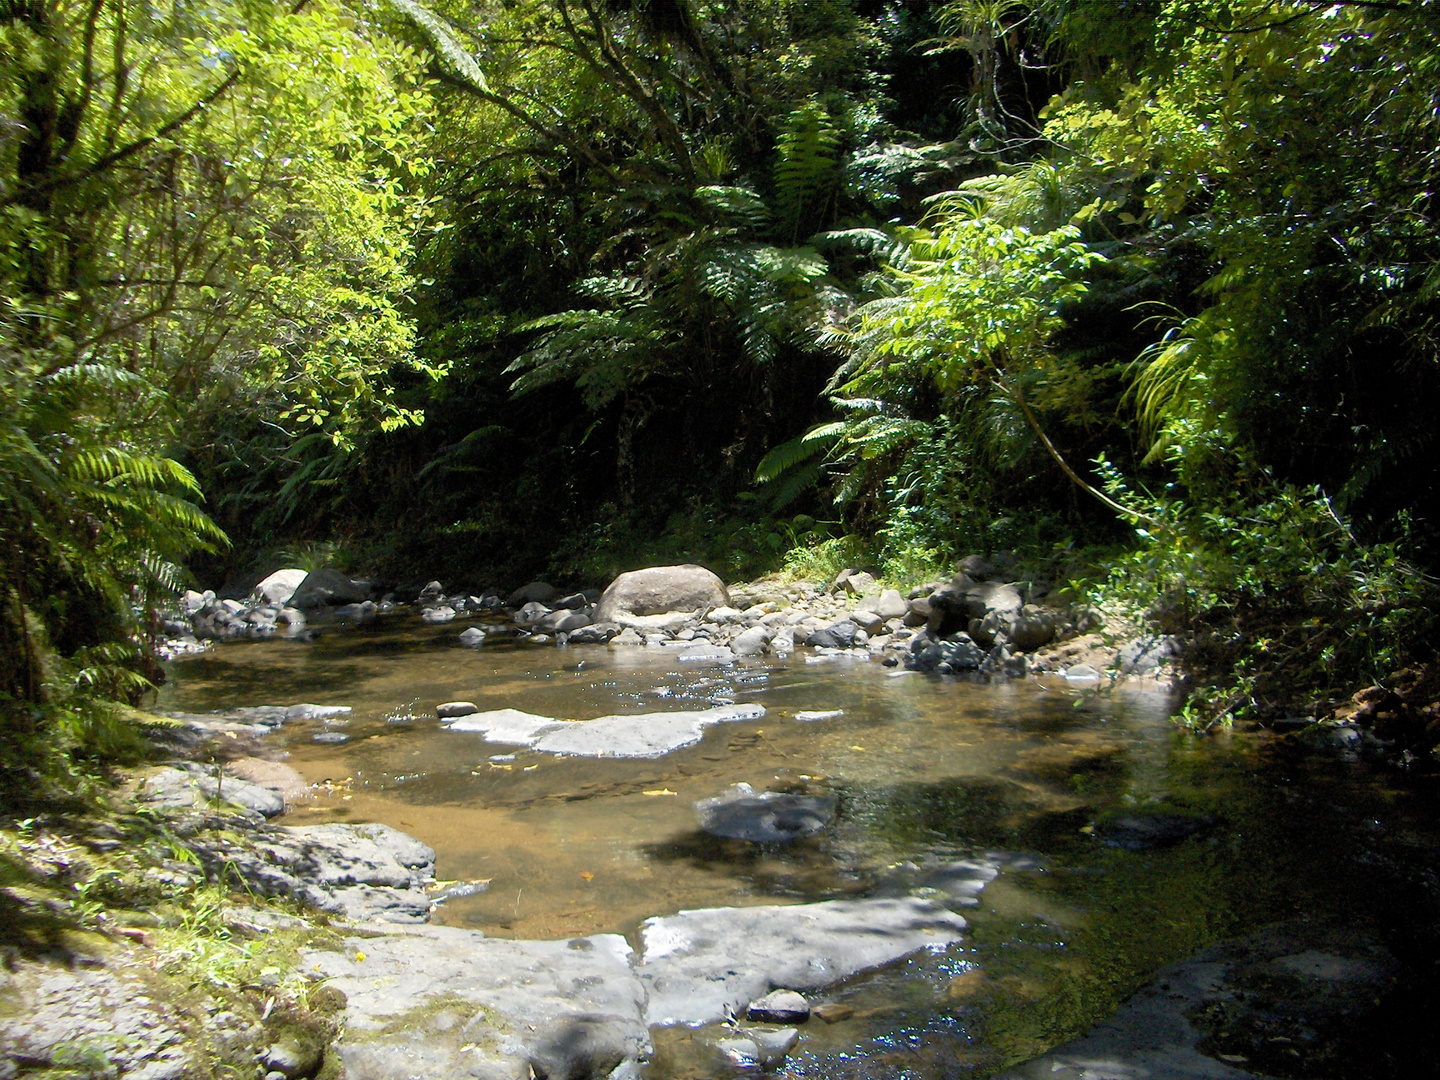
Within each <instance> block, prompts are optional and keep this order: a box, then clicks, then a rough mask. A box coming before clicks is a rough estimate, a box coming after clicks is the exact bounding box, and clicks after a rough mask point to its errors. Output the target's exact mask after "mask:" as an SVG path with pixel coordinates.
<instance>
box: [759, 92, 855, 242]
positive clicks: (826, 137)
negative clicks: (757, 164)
mask: <svg viewBox="0 0 1440 1080" xmlns="http://www.w3.org/2000/svg"><path fill="white" fill-rule="evenodd" d="M839 148H840V133H839V132H838V131H837V130H836V128H835V125H834V123H833V122H832V121H831V119H830V117H829V116H828V115H827V114H826V112H825V110H824V109H823V108H821V106H820V104H819V102H817V101H814V100H813V99H812V100H811V101H808V102H806V103H805V104H804V105H802V106H800V107H799V108H798V109H796V110H795V111H794V112H792V113H791V114H790V116H789V117H788V118H787V120H786V123H785V127H784V129H783V130H782V131H781V132H780V134H779V136H778V137H777V138H776V139H775V203H776V207H777V209H778V210H779V212H780V224H781V229H782V235H785V236H788V237H789V238H790V240H791V241H792V242H793V241H795V240H798V239H799V238H800V237H801V236H802V235H807V234H808V233H809V232H813V231H815V230H817V229H819V228H821V227H822V226H823V225H824V223H825V219H826V218H827V217H828V216H829V214H830V212H831V209H832V206H833V203H834V198H835V193H836V190H837V188H838V186H839V182H840V167H839V160H838V152H839Z"/></svg>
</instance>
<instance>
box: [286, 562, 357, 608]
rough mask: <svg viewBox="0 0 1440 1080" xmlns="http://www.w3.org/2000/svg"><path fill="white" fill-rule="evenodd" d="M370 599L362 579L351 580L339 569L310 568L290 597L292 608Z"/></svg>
mask: <svg viewBox="0 0 1440 1080" xmlns="http://www.w3.org/2000/svg"><path fill="white" fill-rule="evenodd" d="M369 599H370V586H369V584H368V583H366V582H363V581H352V580H351V579H350V578H349V577H348V576H347V575H345V574H342V573H341V572H340V571H339V570H330V569H324V570H311V571H310V573H308V574H306V575H305V580H304V581H302V582H300V585H299V586H298V587H297V588H296V590H295V593H294V595H292V596H291V597H290V606H291V607H293V608H301V609H305V608H318V607H326V606H327V605H330V606H339V605H341V604H359V603H361V602H363V601H365V600H369Z"/></svg>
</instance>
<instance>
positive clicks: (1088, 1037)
mask: <svg viewBox="0 0 1440 1080" xmlns="http://www.w3.org/2000/svg"><path fill="white" fill-rule="evenodd" d="M1395 966H1396V965H1395V960H1394V957H1393V956H1392V955H1391V954H1389V953H1388V952H1387V951H1386V950H1385V949H1384V948H1383V946H1381V945H1380V943H1379V938H1378V936H1377V935H1375V934H1373V933H1371V932H1369V931H1367V930H1364V929H1360V928H1356V927H1353V926H1345V925H1342V924H1338V923H1333V922H1327V921H1325V920H1315V921H1313V922H1304V921H1296V922H1291V923H1281V924H1278V925H1276V926H1271V927H1266V928H1265V929H1263V930H1260V931H1258V932H1257V933H1255V934H1252V935H1250V936H1249V937H1246V938H1240V939H1237V940H1234V941H1229V942H1223V943H1221V944H1219V945H1216V946H1213V947H1211V948H1209V949H1206V950H1204V951H1203V952H1200V953H1198V954H1196V955H1195V956H1194V957H1192V958H1191V959H1189V960H1183V961H1181V962H1180V963H1178V964H1172V965H1171V966H1170V967H1168V968H1165V969H1164V970H1162V971H1161V972H1160V973H1159V974H1158V975H1157V976H1156V977H1155V979H1154V980H1153V981H1152V982H1151V983H1150V985H1149V986H1147V987H1145V988H1144V989H1143V990H1141V991H1140V992H1139V993H1138V994H1136V995H1135V996H1134V997H1133V998H1131V999H1130V1000H1129V1001H1128V1002H1126V1003H1125V1004H1124V1005H1123V1006H1121V1008H1120V1010H1119V1011H1118V1012H1117V1013H1115V1015H1114V1016H1112V1017H1111V1018H1110V1019H1109V1020H1107V1021H1105V1022H1104V1023H1102V1024H1100V1025H1099V1026H1098V1027H1096V1028H1094V1029H1092V1030H1091V1031H1090V1032H1089V1033H1087V1034H1085V1035H1083V1036H1081V1037H1080V1038H1079V1039H1076V1040H1074V1041H1073V1042H1069V1043H1066V1044H1065V1045H1063V1046H1061V1047H1060V1048H1058V1049H1056V1050H1053V1051H1051V1052H1050V1053H1048V1054H1046V1055H1045V1056H1043V1057H1040V1058H1036V1059H1035V1060H1033V1061H1029V1062H1027V1063H1025V1064H1024V1065H1021V1066H1020V1067H1019V1068H1017V1069H1015V1070H1013V1071H1012V1072H1010V1073H1007V1074H1006V1076H1005V1077H1004V1078H1003V1080H1252V1078H1253V1077H1255V1076H1256V1075H1257V1074H1259V1075H1267V1074H1269V1075H1273V1074H1274V1073H1278V1074H1280V1075H1284V1076H1306V1075H1315V1076H1336V1075H1339V1076H1344V1075H1358V1074H1359V1072H1361V1071H1363V1060H1362V1059H1363V1056H1364V1054H1365V1050H1364V1049H1363V1047H1358V1046H1356V1045H1353V1044H1354V1043H1356V1042H1359V1041H1361V1040H1364V1039H1365V1038H1366V1036H1367V1032H1368V1031H1369V1029H1370V1028H1371V1027H1372V1025H1371V1024H1370V1023H1369V1022H1368V1020H1367V1014H1372V1015H1373V1014H1374V1013H1378V1012H1379V1011H1380V1010H1381V1009H1382V1008H1383V1007H1384V1005H1383V1004H1382V1003H1383V1001H1384V996H1385V991H1386V989H1387V987H1388V983H1389V980H1390V976H1391V975H1392V974H1393V972H1394V970H1395ZM1257 987H1263V988H1264V992H1263V993H1257V992H1256V990H1257ZM1276 1036H1279V1038H1276ZM1370 1037H1371V1038H1373V1032H1372V1033H1370ZM1347 1041H1349V1042H1350V1043H1351V1044H1352V1045H1348V1046H1347ZM1297 1055H1298V1056H1297ZM1222 1056H1223V1058H1224V1059H1225V1060H1222ZM1347 1066H1348V1067H1347ZM1272 1070H1273V1073H1272Z"/></svg>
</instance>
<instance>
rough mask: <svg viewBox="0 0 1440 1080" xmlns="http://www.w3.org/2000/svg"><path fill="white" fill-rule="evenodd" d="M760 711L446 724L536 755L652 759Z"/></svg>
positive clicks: (523, 717) (489, 716) (504, 713)
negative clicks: (709, 729)
mask: <svg viewBox="0 0 1440 1080" xmlns="http://www.w3.org/2000/svg"><path fill="white" fill-rule="evenodd" d="M764 715H765V709H764V707H763V706H761V705H722V706H720V707H718V708H714V709H701V710H687V711H682V712H657V713H640V714H638V715H635V716H601V717H598V718H596V719H594V720H556V719H555V718H553V717H549V716H536V715H534V714H533V713H525V712H521V711H519V710H518V709H499V710H496V711H493V712H481V713H472V714H471V715H469V716H462V717H460V718H459V719H458V720H456V721H455V722H454V723H452V724H450V725H449V727H450V730H451V731H468V732H479V733H480V734H482V735H484V737H485V741H486V742H493V743H504V744H506V745H510V746H528V747H531V748H532V749H534V750H538V751H540V752H541V753H547V754H573V755H575V756H576V757H617V758H656V757H663V756H664V755H665V754H668V753H670V752H671V751H672V750H678V749H680V748H681V747H683V746H690V745H692V744H694V743H697V742H699V741H700V740H701V739H703V738H704V737H705V729H706V728H707V727H709V726H710V725H711V724H721V723H729V722H733V721H736V720H758V719H759V718H760V717H762V716H764Z"/></svg>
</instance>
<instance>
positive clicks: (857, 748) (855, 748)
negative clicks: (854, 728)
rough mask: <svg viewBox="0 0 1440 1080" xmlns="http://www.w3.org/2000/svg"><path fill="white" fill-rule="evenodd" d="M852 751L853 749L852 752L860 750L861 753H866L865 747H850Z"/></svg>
mask: <svg viewBox="0 0 1440 1080" xmlns="http://www.w3.org/2000/svg"><path fill="white" fill-rule="evenodd" d="M850 749H851V750H859V751H860V752H861V753H864V751H865V748H864V747H863V746H852V747H850Z"/></svg>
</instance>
